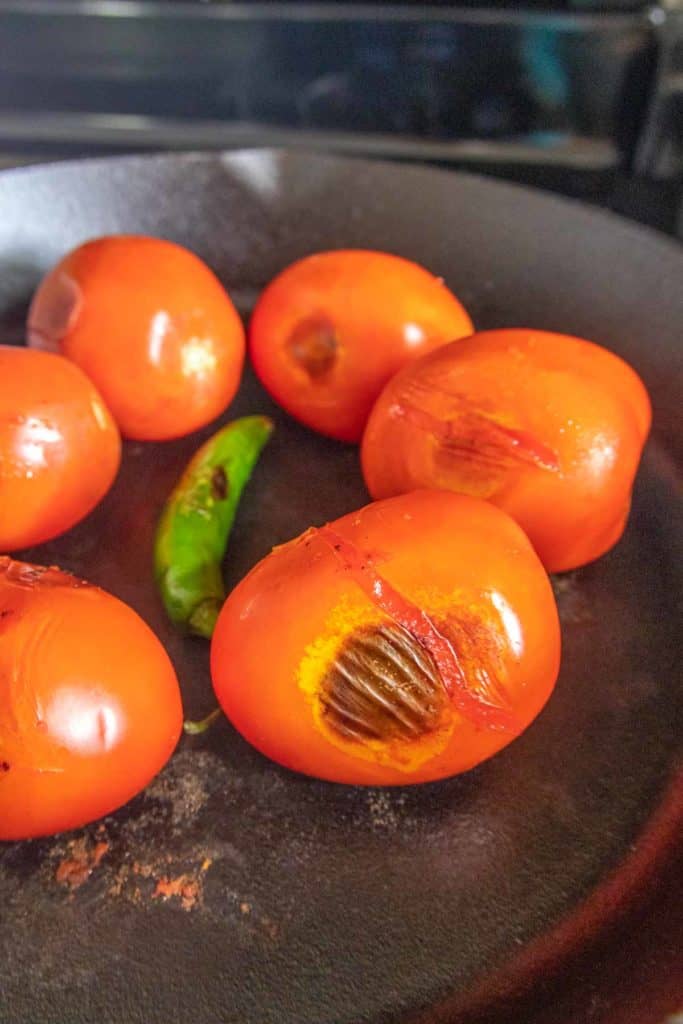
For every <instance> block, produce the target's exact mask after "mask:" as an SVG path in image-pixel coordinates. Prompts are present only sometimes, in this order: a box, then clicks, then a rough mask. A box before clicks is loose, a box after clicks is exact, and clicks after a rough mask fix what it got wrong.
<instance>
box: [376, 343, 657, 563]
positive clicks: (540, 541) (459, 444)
mask: <svg viewBox="0 0 683 1024" xmlns="http://www.w3.org/2000/svg"><path fill="white" fill-rule="evenodd" d="M650 421H651V408H650V401H649V398H648V394H647V391H646V389H645V386H644V385H643V383H642V381H641V380H640V378H639V377H638V375H637V374H636V372H635V371H634V370H633V369H632V368H631V367H630V366H629V365H628V364H627V363H625V362H624V361H623V360H622V359H620V358H619V357H618V356H617V355H615V354H614V353H612V352H610V351H608V350H607V349H605V348H602V347H601V346H599V345H596V344H594V343H592V342H590V341H585V340H583V339H581V338H575V337H571V336H568V335H562V334H553V333H550V332H546V331H533V330H524V329H507V330H495V331H483V332H480V333H478V334H474V335H472V337H470V338H467V339H465V340H463V341H462V342H458V343H457V345H448V346H445V347H444V348H442V349H440V350H439V351H438V352H434V353H430V354H429V355H427V356H425V357H424V358H422V359H420V360H418V361H417V362H415V363H413V364H412V365H411V366H410V367H406V368H405V369H404V370H402V371H401V372H400V373H398V374H397V375H396V377H394V378H393V379H392V380H391V381H390V382H389V384H387V386H386V387H385V389H384V391H383V392H382V394H381V395H380V397H379V399H378V400H377V402H376V404H375V406H374V408H373V411H372V414H371V416H370V419H369V421H368V425H367V429H366V431H365V435H364V438H363V444H362V449H361V460H362V466H363V475H364V477H365V482H366V485H367V487H368V490H369V491H370V494H371V495H372V496H373V498H376V499H379V498H385V497H389V496H391V495H396V494H401V493H404V492H407V491H411V490H413V489H415V488H416V487H436V488H443V489H446V490H453V491H456V492H458V493H463V494H470V495H472V496H476V497H480V498H484V499H486V500H488V501H490V502H492V503H494V504H495V505H497V506H499V507H500V508H501V509H503V510H504V511H506V512H507V513H508V514H509V515H510V516H512V518H513V519H515V520H516V521H517V522H518V523H519V524H520V526H521V527H522V528H523V529H524V531H525V532H526V533H527V535H528V537H529V539H530V540H531V542H532V544H533V545H534V547H535V549H536V551H537V553H538V555H539V556H540V558H541V561H542V562H543V564H544V565H545V567H546V569H547V570H548V571H549V572H561V571H564V570H568V569H574V568H576V567H578V566H581V565H584V564H586V563H587V562H591V561H593V560H594V559H596V558H598V557H599V556H600V555H602V554H603V553H604V552H606V551H607V550H609V548H611V547H612V546H613V545H614V544H615V543H616V542H617V541H618V540H619V538H620V536H621V534H622V532H623V530H624V526H625V523H626V520H627V518H628V513H629V508H630V501H631V490H632V487H633V482H634V479H635V476H636V472H637V470H638V465H639V461H640V456H641V453H642V449H643V446H644V444H645V441H646V439H647V435H648V432H649V429H650Z"/></svg>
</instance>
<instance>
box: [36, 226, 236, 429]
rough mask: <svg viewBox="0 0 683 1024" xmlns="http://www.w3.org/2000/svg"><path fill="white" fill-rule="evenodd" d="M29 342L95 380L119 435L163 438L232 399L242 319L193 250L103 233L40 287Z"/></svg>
mask: <svg viewBox="0 0 683 1024" xmlns="http://www.w3.org/2000/svg"><path fill="white" fill-rule="evenodd" d="M28 338H29V344H30V345H31V346H33V347H35V348H42V349H47V350H49V351H56V352H61V354H62V355H65V356H67V357H68V358H69V359H72V360H73V361H74V362H75V363H77V364H78V365H79V366H80V367H81V368H82V369H83V370H84V371H85V372H86V373H87V374H88V376H89V377H90V378H91V379H92V380H93V381H94V383H95V384H96V385H97V387H98V388H99V390H100V392H101V393H102V396H103V397H104V399H105V401H106V403H107V405H108V406H109V408H110V409H111V412H112V414H113V416H114V418H115V419H116V421H117V423H118V424H119V426H120V428H121V432H122V434H123V435H124V436H125V437H128V438H132V439H135V440H139V441H163V440H167V439H170V438H175V437H181V436H182V435H184V434H189V433H192V431H195V430H198V429H199V428H200V427H203V426H205V425H206V424H207V423H209V422H210V421H211V420H213V419H214V418H215V417H216V416H218V415H220V414H221V413H222V412H223V411H224V410H225V409H226V407H227V406H228V404H229V403H230V402H231V401H232V399H233V398H234V396H235V393H236V392H237V388H238V386H239V382H240V377H241V374H242V366H243V363H244V352H245V335H244V328H243V326H242V322H241V320H240V318H239V315H238V313H237V311H236V309H235V307H234V306H233V304H232V301H231V300H230V298H229V296H228V294H227V292H226V291H225V289H224V288H223V286H222V285H221V283H220V281H219V280H218V278H217V277H216V276H215V275H214V274H213V272H212V271H211V270H210V269H209V267H207V266H206V264H205V263H203V261H202V260H200V259H199V257H198V256H196V255H195V254H194V253H192V252H190V251H189V250H188V249H185V248H183V247H182V246H179V245H176V244H174V243H173V242H168V241H165V240H163V239H160V238H148V237H145V236H137V235H111V236H107V237H103V238H97V239H93V240H91V241H88V242H85V243H84V244H83V245H80V246H79V247H78V248H76V249H74V250H73V251H71V252H70V253H68V254H67V255H66V256H64V258H63V259H62V260H60V261H59V263H58V264H57V265H56V266H55V267H54V268H53V269H52V270H51V271H50V272H49V273H48V274H47V275H46V277H45V278H44V279H43V281H42V282H41V283H40V285H39V287H38V289H37V291H36V293H35V295H34V297H33V301H32V303H31V307H30V310H29V317H28Z"/></svg>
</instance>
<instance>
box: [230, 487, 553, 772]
mask: <svg viewBox="0 0 683 1024" xmlns="http://www.w3.org/2000/svg"><path fill="white" fill-rule="evenodd" d="M559 656H560V632H559V624H558V618H557V611H556V608H555V602H554V598H553V594H552V590H551V587H550V584H549V581H548V578H547V576H546V574H545V572H544V570H543V568H542V566H541V564H540V562H539V560H538V558H537V556H536V555H535V553H534V551H533V549H532V547H531V545H530V544H529V542H528V540H527V539H526V537H525V536H524V534H523V533H522V531H521V530H520V529H519V527H518V526H517V525H516V524H515V523H514V522H513V521H512V520H511V519H510V518H509V517H508V516H506V515H505V514H504V513H503V512H500V511H499V510H498V509H496V508H494V507H493V505H489V504H487V503H486V502H482V501H477V500H476V499H473V498H466V497H461V496H459V495H455V494H449V493H447V492H445V491H416V492H414V493H412V494H406V495H403V496H402V497H399V498H392V499H389V500H388V501H381V502H377V503H376V504H374V505H368V506H366V507H365V508H362V509H361V510H360V511H358V512H353V513H351V514H350V515H347V516H344V517H343V518H341V519H338V520H336V522H334V523H331V524H330V525H328V526H324V527H322V528H321V529H310V530H308V531H306V533H304V534H302V535H301V536H300V537H298V538H297V539H296V540H293V541H291V542H290V543H288V544H284V545H283V546H281V547H278V548H275V550H274V551H273V552H272V553H271V554H270V555H268V556H267V557H266V558H264V559H263V561H262V562H260V563H259V564H258V565H257V566H256V568H255V569H253V570H252V572H251V573H249V575H248V576H247V577H246V578H245V579H244V580H243V581H242V582H241V583H240V584H239V585H238V586H237V588H236V589H235V590H234V591H233V592H232V594H231V595H230V597H229V598H228V600H227V601H226V603H225V605H224V607H223V610H222V612H221V615H220V617H219V619H218V623H217V625H216V630H215V633H214V636H213V641H212V646H211V672H212V677H213V683H214V688H215V690H216V694H217V696H218V699H219V701H220V703H221V706H222V707H223V710H224V711H225V713H226V714H227V715H228V717H229V718H230V719H231V721H232V722H233V724H234V725H235V726H236V727H237V729H239V731H240V732H241V733H242V734H243V735H244V736H245V737H246V739H248V740H249V741H250V742H251V743H253V744H254V746H255V747H257V748H258V749H259V750H261V751H262V752H263V753H264V754H266V755H267V756H268V757H271V758H272V759H273V760H275V761H279V762H280V763H281V764H284V765H286V766H287V767H289V768H294V769H296V770H297V771H300V772H305V773H306V774H308V775H315V776H318V777H320V778H323V779H330V780H332V781H335V782H349V783H357V784H371V785H405V784H408V783H413V782H426V781H429V780H432V779H441V778H444V777H446V776H449V775H454V774H456V773H457V772H462V771H464V770H465V769H467V768H471V767H472V766H473V765H476V764H478V763H479V762H480V761H483V760H484V759H485V758H487V757H490V756H491V755H492V754H494V753H495V752H496V751H497V750H500V749H501V747H504V746H506V745H507V744H508V743H509V742H510V741H511V740H512V739H514V737H515V736H517V735H518V734H519V733H520V732H522V730H523V729H525V728H526V727H527V726H528V725H529V723H530V722H531V721H532V719H534V718H535V717H536V715H537V714H538V713H539V711H540V710H541V708H542V707H543V705H544V704H545V702H546V700H547V699H548V697H549V695H550V693H551V691H552V689H553V686H554V684H555V679H556V677H557V672H558V667H559Z"/></svg>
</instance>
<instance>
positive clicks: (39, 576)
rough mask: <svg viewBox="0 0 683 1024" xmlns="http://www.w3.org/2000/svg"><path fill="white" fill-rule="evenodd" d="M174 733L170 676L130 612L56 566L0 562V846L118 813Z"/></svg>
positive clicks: (157, 765) (161, 760) (151, 638)
mask: <svg viewBox="0 0 683 1024" xmlns="http://www.w3.org/2000/svg"><path fill="white" fill-rule="evenodd" d="M181 727H182V707H181V701H180V692H179V689H178V683H177V680H176V676H175V672H174V670H173V667H172V665H171V663H170V661H169V659H168V656H167V655H166V652H165V651H164V649H163V647H162V645H161V644H160V642H159V641H158V640H157V638H156V637H155V635H154V634H153V633H152V631H151V630H150V629H149V627H148V626H147V625H146V624H145V623H144V622H143V621H142V619H141V618H140V617H139V616H138V615H137V614H136V613H135V612H134V611H133V610H132V609H131V608H129V607H128V606H127V605H125V604H124V603H123V602H122V601H119V600H117V598H115V597H113V596H112V595H110V594H107V593H106V592H105V591H103V590H100V589H99V588H97V587H93V586H90V585H88V584H86V583H83V582H82V581H80V580H77V579H76V578H74V577H72V576H69V575H68V574H66V573H62V572H60V570H58V569H44V568H42V567H40V566H32V565H28V564H27V563H23V562H14V561H12V560H11V559H9V558H0V839H27V838H31V837H33V836H40V835H49V834H52V833H54V832H61V831H64V830H66V829H71V828H76V827H78V826H81V825H83V824H85V823H87V822H89V821H93V820H95V819H97V818H99V817H102V816H103V815H105V814H108V813H110V812H111V811H113V810H115V809H116V808H118V807H120V806H121V805H122V804H124V803H126V801H127V800H130V798H131V797H133V796H134V795H135V794H136V793H138V792H139V791H140V790H141V789H142V788H143V787H144V786H146V785H147V783H148V782H149V781H150V780H151V779H152V778H153V777H154V775H156V773H157V772H158V771H159V770H160V769H161V768H162V766H163V765H164V764H165V763H166V761H167V760H168V758H169V757H170V756H171V754H172V752H173V749H174V748H175V745H176V743H177V741H178V737H179V735H180V731H181Z"/></svg>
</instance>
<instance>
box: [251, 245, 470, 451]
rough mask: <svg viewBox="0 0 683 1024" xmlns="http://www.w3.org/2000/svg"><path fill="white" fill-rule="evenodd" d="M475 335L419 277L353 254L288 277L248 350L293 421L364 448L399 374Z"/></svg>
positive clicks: (266, 294) (406, 265)
mask: <svg viewBox="0 0 683 1024" xmlns="http://www.w3.org/2000/svg"><path fill="white" fill-rule="evenodd" d="M472 330H473V327H472V321H471V320H470V318H469V315H468V314H467V311H466V310H465V309H464V307H463V306H462V305H461V303H460V302H459V301H458V299H457V298H456V297H455V295H453V294H452V292H450V291H449V290H448V288H447V287H446V286H445V285H444V283H443V281H442V280H441V279H439V278H437V277H434V276H433V275H432V274H430V273H429V272H428V271H427V270H425V269H424V268H423V267H421V266H418V264H416V263H413V262H411V261H409V260H406V259H403V258H401V257H399V256H393V255H390V254H388V253H383V252H374V251H366V250H355V249H354V250H349V249H347V250H339V251H333V252H322V253H317V254H314V255H312V256H307V257H305V258H304V259H301V260H299V261H297V262H296V263H293V264H291V266H289V267H287V268H286V269H285V270H283V271H282V272H281V273H280V274H279V275H278V276H277V277H276V278H275V279H274V280H273V281H272V282H271V283H270V284H269V285H268V287H267V288H266V289H265V290H264V291H263V293H262V294H261V296H260V298H259V300H258V302H257V304H256V308H255V309H254V312H253V315H252V318H251V323H250V326H249V347H250V354H251V359H252V362H253V364H254V368H255V370H256V373H257V374H258V376H259V378H260V380H261V382H262V384H263V385H264V387H265V388H266V389H267V390H268V391H269V392H270V393H271V395H272V396H273V397H274V398H275V400H276V401H277V402H278V403H279V404H280V405H281V406H282V407H283V408H284V409H286V411H287V412H289V413H290V414H291V415H292V416H294V417H295V418H296V419H298V420H299V421H300V422H301V423H304V424H305V425H306V426H308V427H311V428H312V429H313V430H316V431H318V432H319V433H321V434H325V435H327V436H329V437H332V438H336V439H337V440H340V441H350V442H358V441H360V439H361V436H362V433H363V428H364V426H365V423H366V420H367V418H368V415H369V413H370V409H371V408H372V404H373V402H374V401H375V399H376V398H377V395H378V394H379V392H380V391H381V389H382V387H383V386H384V385H385V383H386V382H387V381H388V380H389V378H390V377H391V376H393V374H394V373H396V371H397V370H399V369H400V368H401V367H402V366H404V365H405V364H406V363H407V362H409V361H410V360H413V359H415V358H417V356H419V355H421V354H422V353H424V352H428V351H430V350H431V349H433V348H435V347H437V346H439V345H443V344H445V343H446V342H449V341H453V340H455V339H456V338H462V337H464V336H465V335H468V334H471V332H472Z"/></svg>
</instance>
